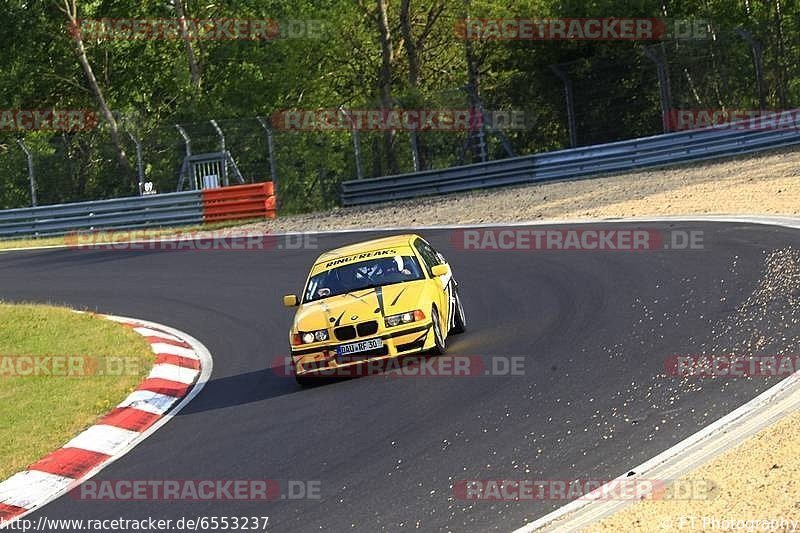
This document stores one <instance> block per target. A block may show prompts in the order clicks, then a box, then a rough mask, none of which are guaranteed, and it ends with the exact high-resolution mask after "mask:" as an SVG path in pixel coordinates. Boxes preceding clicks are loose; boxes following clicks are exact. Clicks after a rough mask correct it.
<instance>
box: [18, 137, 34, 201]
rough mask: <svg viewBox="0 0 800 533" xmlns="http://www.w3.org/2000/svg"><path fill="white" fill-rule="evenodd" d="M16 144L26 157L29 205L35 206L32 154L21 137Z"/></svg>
mask: <svg viewBox="0 0 800 533" xmlns="http://www.w3.org/2000/svg"><path fill="white" fill-rule="evenodd" d="M17 144H18V145H19V147H20V148H22V151H23V152H25V156H26V157H27V158H28V181H29V182H30V184H31V206H32V207H36V175H35V174H34V172H33V154H31V151H30V150H28V147H27V146H26V145H25V141H23V140H22V139H17Z"/></svg>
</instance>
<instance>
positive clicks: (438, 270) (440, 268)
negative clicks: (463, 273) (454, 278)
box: [431, 264, 450, 278]
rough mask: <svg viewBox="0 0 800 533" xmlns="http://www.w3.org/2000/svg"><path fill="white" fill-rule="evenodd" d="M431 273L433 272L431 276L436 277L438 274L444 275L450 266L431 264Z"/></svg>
mask: <svg viewBox="0 0 800 533" xmlns="http://www.w3.org/2000/svg"><path fill="white" fill-rule="evenodd" d="M431 274H433V276H434V277H436V278H438V277H439V276H446V275H448V274H450V267H449V266H448V265H446V264H441V265H433V268H431Z"/></svg>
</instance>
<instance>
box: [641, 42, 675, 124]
mask: <svg viewBox="0 0 800 533" xmlns="http://www.w3.org/2000/svg"><path fill="white" fill-rule="evenodd" d="M644 55H646V56H647V57H648V58H649V59H650V60H652V61H653V63H655V64H656V71H657V72H658V91H659V100H660V102H661V125H662V127H663V128H664V133H669V131H670V130H671V129H672V128H671V127H670V120H669V112H670V108H671V106H672V95H671V94H670V87H669V76H667V64H666V61H665V60H664V57H663V56H661V55H659V54H658V53H656V52H655V51H654V50H653V47H650V46H647V47H645V49H644Z"/></svg>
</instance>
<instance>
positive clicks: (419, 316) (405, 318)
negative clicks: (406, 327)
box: [386, 309, 425, 328]
mask: <svg viewBox="0 0 800 533" xmlns="http://www.w3.org/2000/svg"><path fill="white" fill-rule="evenodd" d="M419 320H425V313H423V312H422V311H420V310H419V309H418V310H416V311H409V312H407V313H400V314H398V315H389V316H387V317H386V327H388V328H391V327H394V326H398V325H400V324H410V323H411V322H417V321H419Z"/></svg>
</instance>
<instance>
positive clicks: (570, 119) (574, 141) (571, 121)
mask: <svg viewBox="0 0 800 533" xmlns="http://www.w3.org/2000/svg"><path fill="white" fill-rule="evenodd" d="M550 70H552V71H553V73H554V74H555V75H556V76H558V79H560V80H561V82H562V83H563V84H564V98H565V99H566V102H567V125H568V127H569V146H570V148H575V147H576V146H577V145H578V132H577V131H576V129H577V127H576V124H575V98H574V95H573V93H572V80H571V79H570V77H569V74H567V73H566V72H565V71H564V69H562V68H561V65H550Z"/></svg>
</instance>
